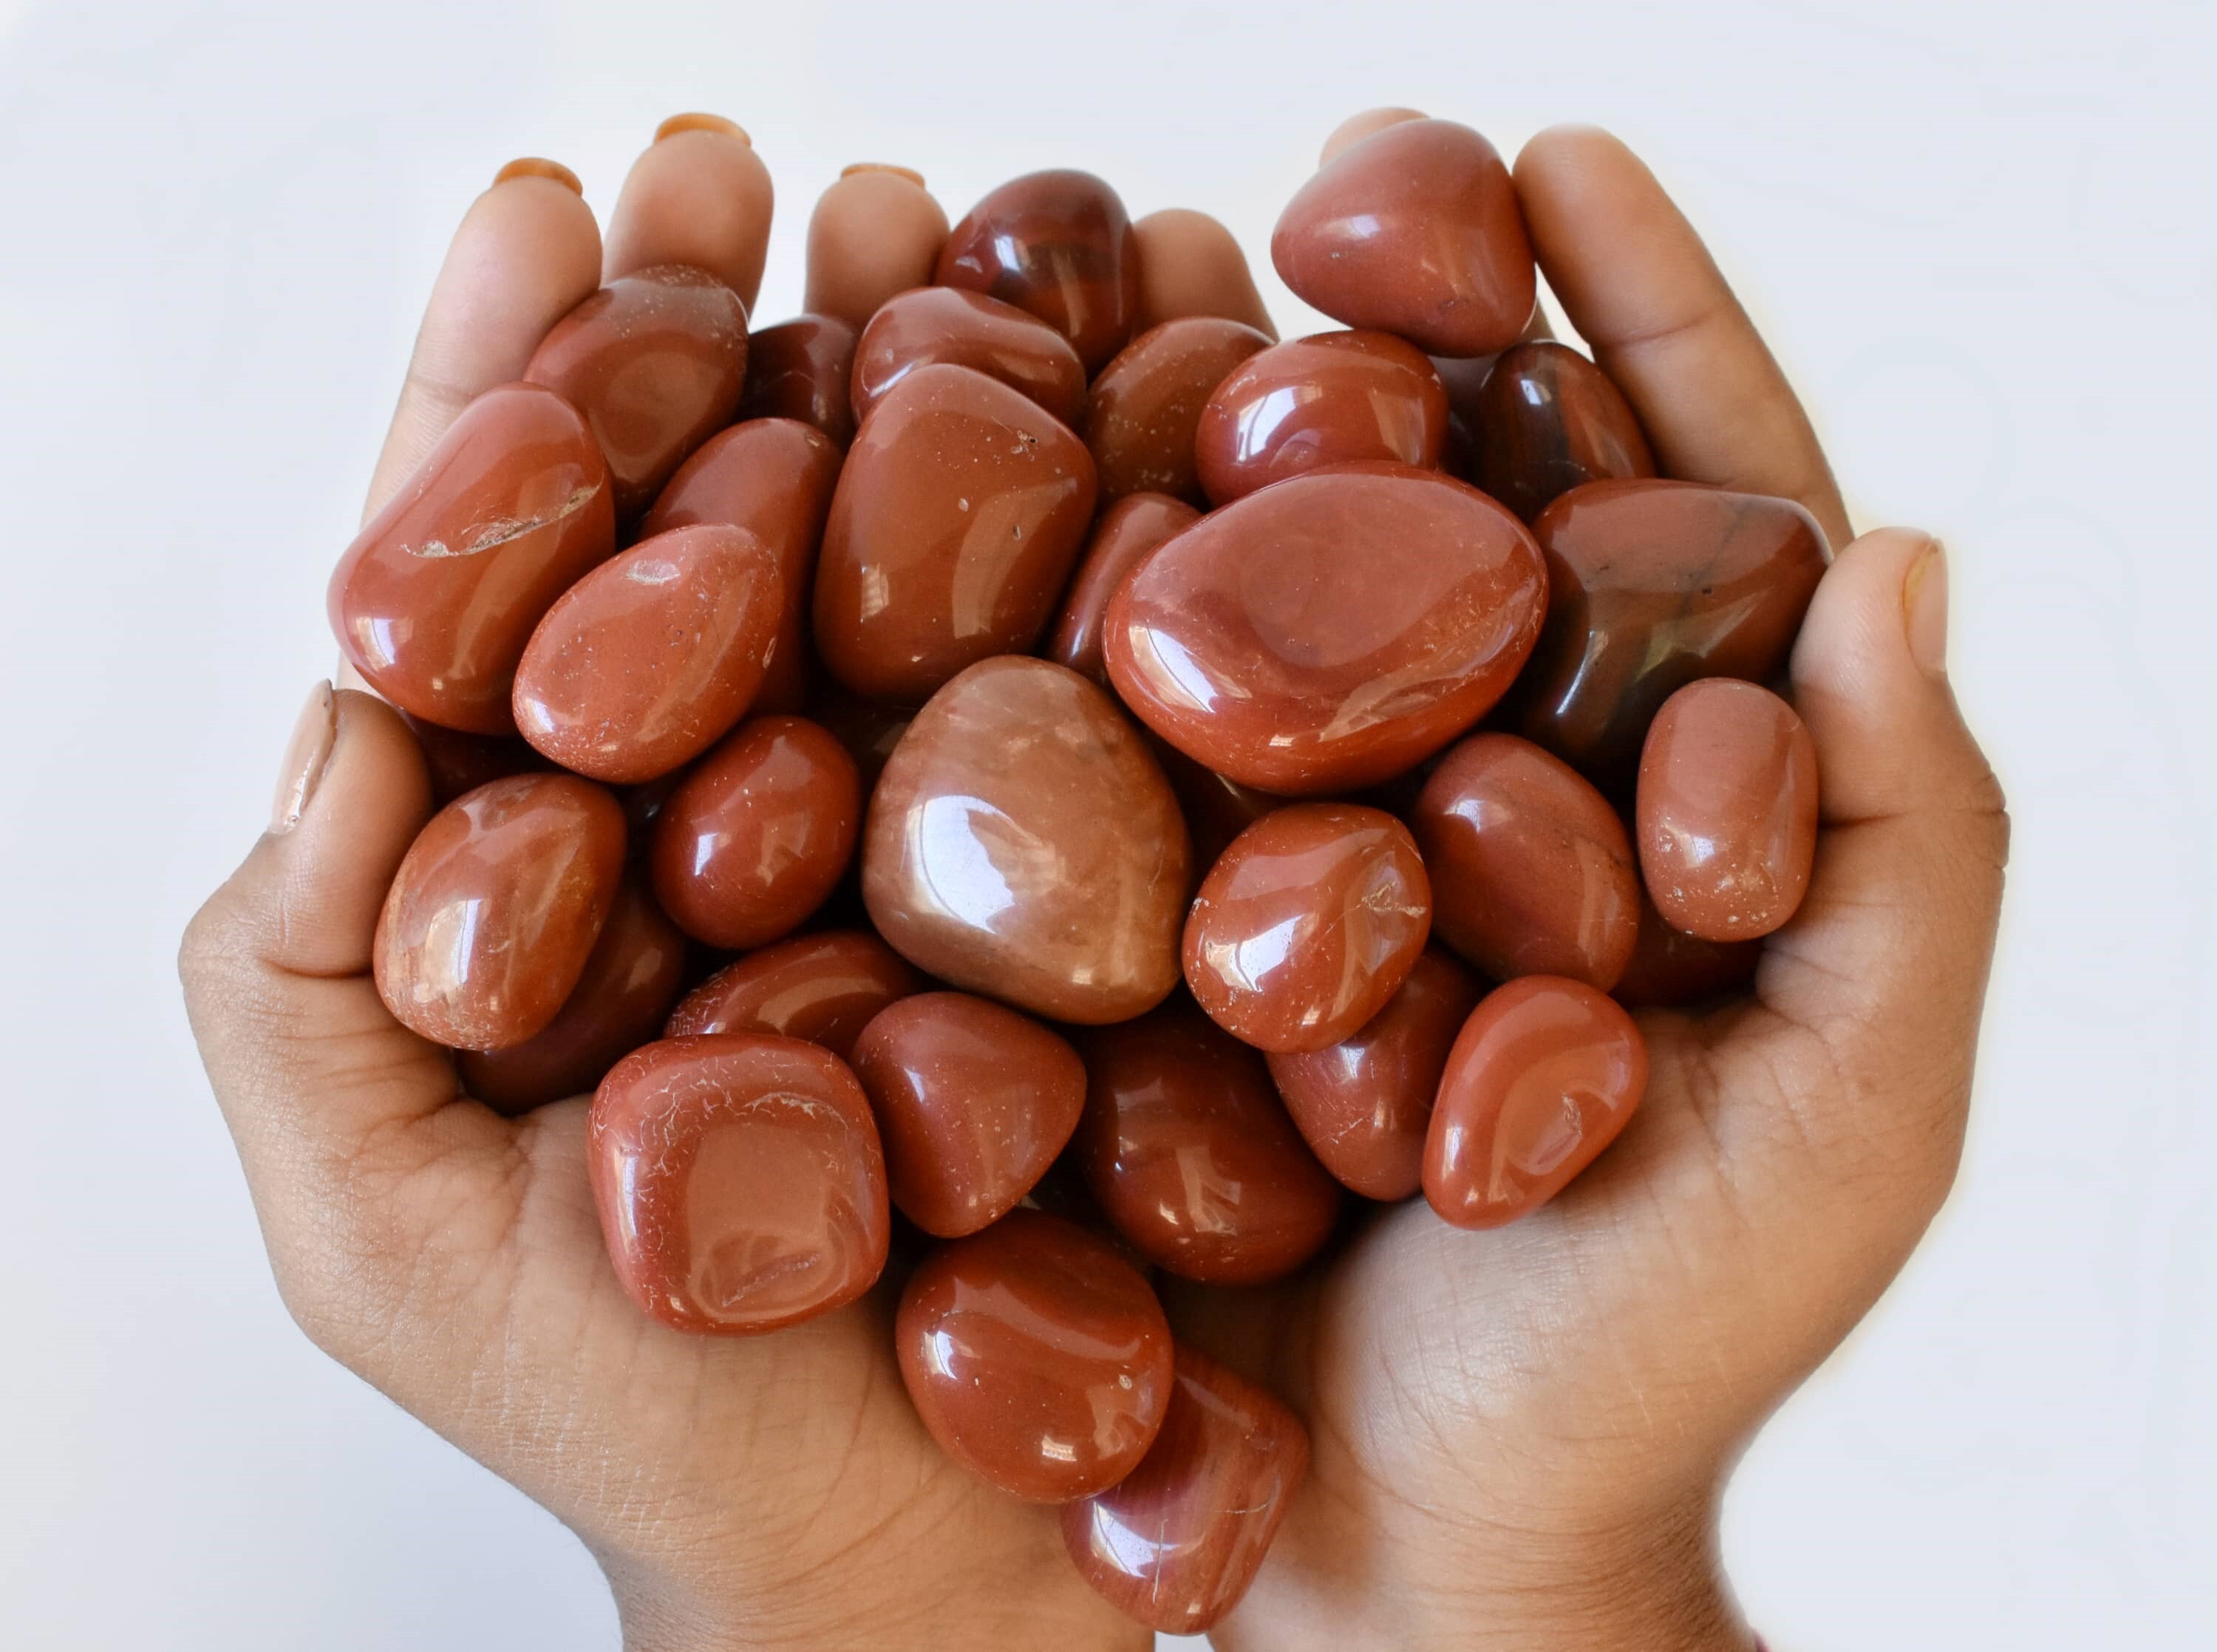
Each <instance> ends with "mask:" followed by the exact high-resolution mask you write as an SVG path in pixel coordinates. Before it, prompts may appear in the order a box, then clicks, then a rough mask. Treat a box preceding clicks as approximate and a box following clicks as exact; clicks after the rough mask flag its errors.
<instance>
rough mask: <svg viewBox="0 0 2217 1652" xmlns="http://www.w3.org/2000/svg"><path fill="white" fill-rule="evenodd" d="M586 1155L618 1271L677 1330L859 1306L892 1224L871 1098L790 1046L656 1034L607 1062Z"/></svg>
mask: <svg viewBox="0 0 2217 1652" xmlns="http://www.w3.org/2000/svg"><path fill="white" fill-rule="evenodd" d="M585 1149H586V1163H587V1166H588V1168H589V1169H590V1174H591V1178H592V1184H593V1200H594V1203H595V1204H596V1205H598V1206H599V1207H600V1212H601V1230H602V1233H603V1234H604V1235H606V1236H607V1239H608V1257H609V1260H610V1261H613V1262H614V1264H615V1270H616V1278H617V1279H620V1280H621V1282H622V1284H623V1287H624V1289H625V1291H627V1292H629V1293H630V1296H631V1298H632V1300H633V1302H635V1303H637V1304H639V1307H640V1308H641V1309H643V1310H645V1312H646V1313H648V1314H649V1315H651V1316H652V1317H654V1318H656V1319H658V1320H659V1321H661V1322H663V1323H664V1325H668V1326H670V1327H672V1328H675V1329H677V1330H681V1331H696V1332H706V1333H708V1334H712V1335H719V1336H751V1335H756V1334H758V1333H760V1332H763V1331H775V1330H780V1329H782V1328H784V1327H786V1326H787V1325H798V1324H799V1323H800V1322H802V1321H803V1320H808V1319H813V1318H815V1317H816V1316H818V1315H819V1314H825V1313H829V1312H831V1310H833V1309H834V1308H838V1307H841V1306H843V1305H844V1304H847V1303H849V1302H852V1301H853V1300H854V1299H855V1298H857V1297H859V1296H861V1294H862V1292H864V1291H867V1290H868V1289H869V1288H870V1286H871V1285H874V1284H875V1283H876V1282H877V1279H878V1275H879V1274H880V1273H881V1272H883V1271H884V1268H885V1265H886V1245H887V1242H888V1241H889V1239H890V1237H891V1234H892V1216H891V1213H890V1211H889V1209H888V1207H887V1205H886V1173H885V1160H884V1157H883V1156H882V1154H881V1153H880V1150H879V1146H878V1130H877V1125H875V1124H874V1123H873V1122H872V1121H871V1119H870V1106H869V1102H868V1100H866V1099H865V1098H864V1096H863V1094H862V1087H861V1085H859V1084H857V1083H856V1082H855V1076H854V1075H853V1074H852V1073H850V1072H849V1071H848V1070H847V1068H846V1064H845V1063H843V1062H842V1061H841V1060H840V1059H839V1058H838V1057H837V1056H835V1055H833V1054H831V1051H827V1050H822V1049H818V1047H817V1046H816V1045H812V1044H803V1043H801V1042H800V1040H799V1039H781V1038H773V1037H769V1036H766V1035H763V1034H753V1035H738V1034H725V1035H722V1036H719V1037H715V1038H695V1039H663V1040H661V1041H660V1042H658V1043H655V1044H650V1045H647V1046H646V1047H645V1049H642V1050H637V1051H633V1052H632V1053H631V1054H630V1055H628V1056H627V1057H624V1058H623V1060H621V1061H620V1062H618V1063H616V1065H615V1066H614V1068H613V1069H610V1071H609V1073H608V1076H607V1077H606V1078H604V1079H602V1081H601V1088H600V1089H599V1091H598V1092H597V1093H596V1094H595V1095H594V1097H593V1106H592V1113H591V1114H590V1120H589V1122H588V1124H587V1125H586V1136H585Z"/></svg>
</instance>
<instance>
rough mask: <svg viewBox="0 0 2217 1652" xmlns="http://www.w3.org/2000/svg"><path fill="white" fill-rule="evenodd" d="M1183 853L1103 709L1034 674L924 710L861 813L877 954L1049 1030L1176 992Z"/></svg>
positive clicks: (945, 696)
mask: <svg viewBox="0 0 2217 1652" xmlns="http://www.w3.org/2000/svg"><path fill="white" fill-rule="evenodd" d="M1188 857H1189V850H1188V848H1187V844H1186V835H1185V825H1184V823H1183V821H1182V820H1180V819H1179V817H1178V811H1177V802H1176V798H1174V797H1172V795H1171V793H1170V784H1169V782H1168V781H1166V780H1164V779H1163V774H1162V771H1161V769H1159V768H1158V767H1156V765H1155V760H1154V759H1153V758H1152V757H1151V756H1149V755H1148V754H1147V749H1146V745H1145V744H1144V743H1142V742H1141V740H1140V738H1139V733H1138V731H1137V730H1134V729H1133V727H1132V725H1131V724H1129V723H1127V722H1126V721H1125V719H1124V717H1123V715H1122V713H1121V712H1119V711H1118V710H1117V709H1116V706H1115V704H1114V703H1113V702H1112V701H1111V700H1109V699H1108V695H1106V694H1104V693H1102V692H1101V690H1100V689H1098V688H1096V687H1094V686H1093V685H1092V684H1091V683H1090V682H1088V681H1086V680H1085V679H1084V678H1083V677H1081V676H1079V675H1078V674H1077V673H1076V672H1074V671H1071V670H1068V669H1065V668H1064V667H1062V666H1059V665H1054V664H1052V663H1048V662H1047V661H1045V660H1028V659H1017V658H1004V659H997V660H987V661H985V662H984V663H982V664H979V665H974V666H972V667H971V668H970V669H968V670H967V671H965V672H964V673H963V674H962V675H960V676H958V677H957V678H955V679H954V681H952V682H950V683H948V685H947V687H944V688H942V689H941V690H940V691H939V693H936V695H934V696H933V697H932V699H931V701H930V703H929V705H927V706H924V708H923V710H922V711H921V712H917V716H916V720H915V722H913V723H912V724H910V725H909V730H908V733H907V735H906V737H905V738H903V740H902V741H901V743H900V745H899V747H898V748H897V749H895V750H894V752H893V755H892V759H891V761H888V762H887V763H886V771H885V773H884V774H883V775H881V776H880V778H879V780H878V786H877V790H876V792H874V794H873V796H872V798H871V802H870V819H869V825H868V831H867V832H866V834H865V836H864V841H863V846H862V897H863V899H864V901H865V902H866V903H868V907H869V912H870V917H871V920H872V921H873V922H874V923H875V924H876V925H877V928H878V932H879V933H880V934H882V935H883V936H884V937H885V938H886V940H887V941H888V942H890V943H891V944H892V947H893V949H894V950H895V951H897V952H899V953H900V954H901V955H902V956H903V957H905V958H906V959H908V960H909V961H910V962H911V963H912V964H914V965H917V967H918V968H919V969H922V970H923V971H926V972H928V973H929V974H931V975H935V976H937V977H940V978H941V979H942V980H943V981H947V982H948V983H951V984H953V985H954V986H958V987H963V988H966V989H969V990H971V991H973V992H980V993H984V994H985V995H987V996H990V997H995V998H1001V999H1004V1000H1006V1001H1007V1002H1010V1003H1012V1004H1015V1005H1016V1006H1018V1007H1019V1008H1023V1009H1028V1010H1030V1011H1031V1012H1032V1013H1033V1014H1037V1015H1044V1016H1047V1017H1048V1018H1049V1019H1051V1020H1063V1021H1075V1022H1078V1023H1081V1024H1088V1025H1090V1024H1097V1023H1101V1022H1105V1021H1120V1020H1125V1019H1127V1017H1130V1016H1133V1015H1137V1014H1139V1013H1140V1012H1141V1011H1143V1010H1145V1009H1147V1008H1151V1007H1152V1006H1153V1005H1155V1004H1157V1003H1159V1002H1161V1001H1162V999H1163V998H1164V996H1165V995H1166V994H1167V993H1169V991H1170V989H1171V988H1172V987H1174V986H1176V984H1177V978H1178V952H1177V949H1178V930H1179V926H1180V925H1181V923H1182V922H1183V920H1184V916H1185V910H1184V909H1185V895H1186V891H1187V888H1188V885H1187V881H1186V879H1187V866H1188Z"/></svg>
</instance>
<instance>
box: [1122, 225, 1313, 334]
mask: <svg viewBox="0 0 2217 1652" xmlns="http://www.w3.org/2000/svg"><path fill="white" fill-rule="evenodd" d="M1132 234H1133V238H1134V239H1135V240H1137V241H1138V243H1139V328H1138V329H1137V330H1140V331H1144V330H1146V329H1147V328H1149V327H1153V326H1158V325H1159V324H1162V323H1163V322H1165V321H1175V320H1176V319H1177V318H1178V317H1181V316H1215V317H1222V318H1223V319H1225V320H1227V321H1237V322H1241V323H1244V324H1246V325H1247V326H1250V327H1252V328H1255V329H1257V330H1258V331H1261V332H1263V333H1266V334H1268V335H1269V336H1270V337H1272V338H1275V337H1277V336H1278V330H1277V329H1276V328H1275V326H1273V325H1272V324H1271V322H1270V312H1269V311H1268V310H1266V309H1265V308H1264V307H1263V295H1262V294H1261V293H1259V292H1257V290H1256V287H1255V276H1254V272H1253V271H1252V270H1251V269H1250V268H1248V264H1247V255H1246V254H1245V253H1244V252H1243V251H1242V250H1240V246H1239V243H1238V239H1237V238H1236V237H1234V236H1233V235H1232V231H1230V230H1228V229H1226V227H1225V226H1224V225H1222V224H1220V223H1219V222H1218V221H1217V220H1216V219H1213V218H1211V217H1210V216H1209V215H1208V214H1207V213H1197V212H1194V211H1191V210H1190V209H1189V208H1186V207H1183V206H1172V207H1167V208H1165V209H1164V210H1163V211H1161V212H1158V213H1148V214H1147V215H1146V217H1145V218H1143V219H1139V221H1138V222H1137V223H1135V224H1133V225H1132Z"/></svg>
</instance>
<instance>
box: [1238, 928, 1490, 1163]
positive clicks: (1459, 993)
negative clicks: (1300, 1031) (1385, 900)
mask: <svg viewBox="0 0 2217 1652" xmlns="http://www.w3.org/2000/svg"><path fill="white" fill-rule="evenodd" d="M1484 990H1485V988H1484V985H1483V983H1480V981H1479V978H1478V977H1476V976H1475V975H1473V974H1472V973H1471V971H1469V970H1467V968H1465V967H1464V966H1463V965H1461V964H1460V963H1458V962H1456V961H1455V960H1454V959H1453V958H1450V957H1449V956H1448V954H1447V953H1446V952H1442V951H1441V950H1440V949H1438V948H1437V947H1427V948H1425V950H1424V953H1423V957H1421V958H1419V959H1417V964H1416V967H1415V968H1414V969H1412V970H1411V971H1409V977H1408V979H1407V980H1405V981H1404V982H1403V983H1401V989H1400V991H1399V992H1397V993H1395V994H1394V995H1393V1000H1392V1002H1389V1003H1387V1005H1386V1008H1383V1009H1381V1010H1380V1011H1379V1012H1378V1013H1377V1014H1375V1015H1374V1016H1372V1017H1371V1018H1370V1019H1369V1020H1368V1021H1365V1022H1364V1023H1363V1024H1362V1026H1361V1027H1359V1028H1358V1029H1356V1031H1355V1032H1354V1033H1350V1034H1349V1036H1348V1037H1347V1038H1345V1039H1342V1040H1341V1041H1340V1042H1339V1043H1337V1044H1335V1045H1331V1047H1330V1048H1328V1049H1324V1050H1313V1051H1281V1052H1279V1053H1276V1054H1274V1055H1272V1056H1270V1057H1269V1066H1270V1078H1271V1082H1274V1083H1275V1084H1276V1085H1277V1087H1278V1095H1279V1098H1280V1099H1281V1100H1283V1101H1284V1102H1285V1104H1286V1111H1287V1113H1288V1114H1290V1115H1291V1116H1292V1118H1293V1121H1294V1128H1295V1129H1297V1130H1299V1131H1300V1132H1301V1139H1302V1140H1303V1141H1305V1142H1306V1143H1308V1144H1309V1150H1310V1151H1311V1152H1312V1153H1314V1154H1315V1155H1316V1156H1317V1159H1318V1162H1320V1163H1322V1164H1323V1166H1324V1168H1325V1169H1327V1170H1329V1171H1331V1174H1333V1175H1334V1176H1335V1177H1337V1179H1338V1180H1339V1182H1340V1185H1341V1186H1343V1187H1347V1188H1349V1190H1350V1191H1352V1192H1355V1193H1360V1194H1362V1196H1363V1197H1364V1198H1365V1199H1382V1200H1386V1201H1388V1202H1391V1201H1393V1200H1395V1199H1406V1198H1408V1197H1409V1195H1410V1194H1411V1193H1415V1192H1416V1191H1417V1188H1418V1187H1419V1186H1421V1185H1422V1183H1423V1170H1424V1135H1425V1132H1426V1131H1428V1130H1429V1129H1430V1126H1431V1122H1432V1100H1433V1097H1434V1096H1435V1095H1436V1094H1438V1092H1439V1088H1440V1075H1441V1074H1442V1072H1444V1071H1445V1070H1446V1069H1447V1064H1448V1051H1449V1050H1450V1049H1451V1048H1453V1047H1454V1041H1455V1034H1457V1033H1460V1032H1461V1031H1462V1024H1463V1022H1464V1021H1466V1020H1468V1019H1469V1017H1470V1012H1471V1011H1472V1010H1473V1009H1475V1008H1477V1007H1478V1001H1479V997H1480V996H1482V994H1483V993H1484Z"/></svg>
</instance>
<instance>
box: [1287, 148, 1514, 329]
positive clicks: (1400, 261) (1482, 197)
mask: <svg viewBox="0 0 2217 1652" xmlns="http://www.w3.org/2000/svg"><path fill="white" fill-rule="evenodd" d="M1270 262H1272V263H1273V264H1275V265H1276V266H1277V269H1278V274H1280V275H1281V276H1282V277H1283V278H1284V280H1285V283H1286V285H1287V286H1288V287H1291V288H1293V290H1294V293H1296V294H1297V295H1298V296H1299V297H1300V298H1301V299H1303V300H1304V301H1306V302H1307V303H1309V304H1312V305H1315V306H1316V307H1317V308H1318V309H1319V310H1321V311H1324V312H1325V314H1326V315H1327V316H1330V317H1331V318H1332V319H1333V320H1334V321H1337V322H1341V323H1343V324H1345V325H1347V326H1349V327H1364V328H1374V329H1375V330H1378V331H1380V332H1383V333H1397V334H1399V336H1401V337H1403V338H1405V339H1407V340H1408V341H1409V342H1411V343H1412V344H1415V345H1417V347H1419V348H1422V349H1423V350H1425V351H1427V352H1429V353H1430V354H1434V355H1485V354H1490V353H1491V352H1492V351H1495V350H1498V349H1501V348H1504V347H1505V346H1507V345H1509V344H1510V343H1513V342H1515V341H1516V336H1517V335H1518V334H1519V333H1521V332H1522V330H1523V329H1524V322H1525V318H1526V317H1528V316H1529V315H1530V314H1531V313H1532V296H1533V292H1534V289H1535V286H1536V276H1535V271H1534V269H1533V267H1532V245H1531V243H1530V241H1529V240H1528V239H1527V238H1526V237H1525V233H1524V220H1523V218H1522V214H1521V213H1519V212H1518V210H1517V206H1516V189H1515V187H1514V186H1513V185H1512V184H1511V183H1510V178H1509V169H1508V168H1507V167H1506V166H1504V164H1503V163H1502V160H1501V157H1500V156H1499V155H1498V154H1497V153H1496V152H1495V151H1494V148H1493V145H1491V144H1489V143H1487V142H1486V141H1485V139H1483V138H1481V137H1479V135H1478V133H1474V132H1473V131H1472V130H1471V129H1470V128H1469V127H1468V126H1457V125H1456V124H1455V123H1454V121H1452V120H1409V121H1404V122H1402V123H1400V124H1399V125H1396V126H1388V127H1386V129H1385V130H1383V131H1381V132H1379V133H1374V134H1373V135H1372V136H1370V137H1368V138H1366V139H1363V140H1362V142H1360V143H1358V144H1355V145H1350V146H1349V147H1348V148H1347V149H1345V150H1343V151H1341V152H1340V154H1339V155H1338V156H1337V157H1335V158H1334V159H1333V160H1332V161H1331V163H1330V164H1328V165H1326V166H1325V167H1323V168H1321V169H1319V170H1318V172H1317V173H1316V175H1315V176H1313V177H1312V178H1311V179H1310V180H1309V181H1308V182H1306V183H1305V184H1303V185H1302V186H1301V187H1300V190H1299V191H1297V192H1296V193H1295V194H1294V198H1293V200H1290V201H1289V202H1288V203H1287V205H1286V210H1285V211H1284V212H1283V213H1281V214H1280V215H1279V218H1278V225H1277V228H1276V229H1275V231H1272V233H1271V236H1270Z"/></svg>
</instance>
